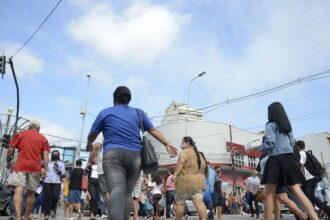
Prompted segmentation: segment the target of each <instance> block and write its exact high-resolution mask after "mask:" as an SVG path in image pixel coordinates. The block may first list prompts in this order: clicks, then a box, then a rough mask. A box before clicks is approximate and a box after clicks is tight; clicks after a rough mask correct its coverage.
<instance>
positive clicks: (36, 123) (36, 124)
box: [29, 120, 40, 128]
mask: <svg viewBox="0 0 330 220" xmlns="http://www.w3.org/2000/svg"><path fill="white" fill-rule="evenodd" d="M29 127H30V128H31V127H34V128H40V122H39V121H38V120H31V122H30V126H29Z"/></svg>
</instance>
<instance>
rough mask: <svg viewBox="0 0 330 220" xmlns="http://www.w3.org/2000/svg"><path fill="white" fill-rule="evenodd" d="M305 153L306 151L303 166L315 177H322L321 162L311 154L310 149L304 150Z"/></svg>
mask: <svg viewBox="0 0 330 220" xmlns="http://www.w3.org/2000/svg"><path fill="white" fill-rule="evenodd" d="M305 153H306V163H305V168H306V169H307V170H308V172H309V173H310V174H312V175H313V176H315V177H316V178H318V177H323V174H324V169H323V166H322V165H321V163H320V162H319V161H318V159H317V158H316V157H315V156H314V155H313V153H312V151H305ZM321 179H322V178H321Z"/></svg>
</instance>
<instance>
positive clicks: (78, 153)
mask: <svg viewBox="0 0 330 220" xmlns="http://www.w3.org/2000/svg"><path fill="white" fill-rule="evenodd" d="M86 76H87V79H88V81H87V87H86V94H85V102H84V106H82V107H81V108H80V114H81V115H82V120H81V128H80V139H79V143H78V147H77V152H76V158H75V159H76V160H77V159H79V158H80V150H81V145H82V139H83V134H84V126H85V118H86V113H87V109H86V108H87V102H88V91H89V82H90V78H91V74H90V73H87V74H86Z"/></svg>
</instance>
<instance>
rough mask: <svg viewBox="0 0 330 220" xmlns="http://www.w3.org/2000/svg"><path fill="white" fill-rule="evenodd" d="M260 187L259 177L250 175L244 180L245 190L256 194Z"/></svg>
mask: <svg viewBox="0 0 330 220" xmlns="http://www.w3.org/2000/svg"><path fill="white" fill-rule="evenodd" d="M259 188H260V179H259V177H257V176H255V177H253V176H250V177H249V178H247V180H246V190H247V191H249V192H252V193H253V194H257V192H258V190H259Z"/></svg>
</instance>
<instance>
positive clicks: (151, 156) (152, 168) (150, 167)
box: [136, 109, 158, 174]
mask: <svg viewBox="0 0 330 220" xmlns="http://www.w3.org/2000/svg"><path fill="white" fill-rule="evenodd" d="M136 112H137V114H138V117H139V120H140V129H141V131H142V140H141V145H142V149H141V167H142V169H143V171H144V173H146V174H151V173H155V172H156V171H157V170H158V157H157V154H156V152H155V148H154V146H152V144H151V141H150V140H149V138H148V137H147V136H146V135H145V130H144V127H143V122H142V117H141V113H140V112H139V111H138V110H137V109H136Z"/></svg>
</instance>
